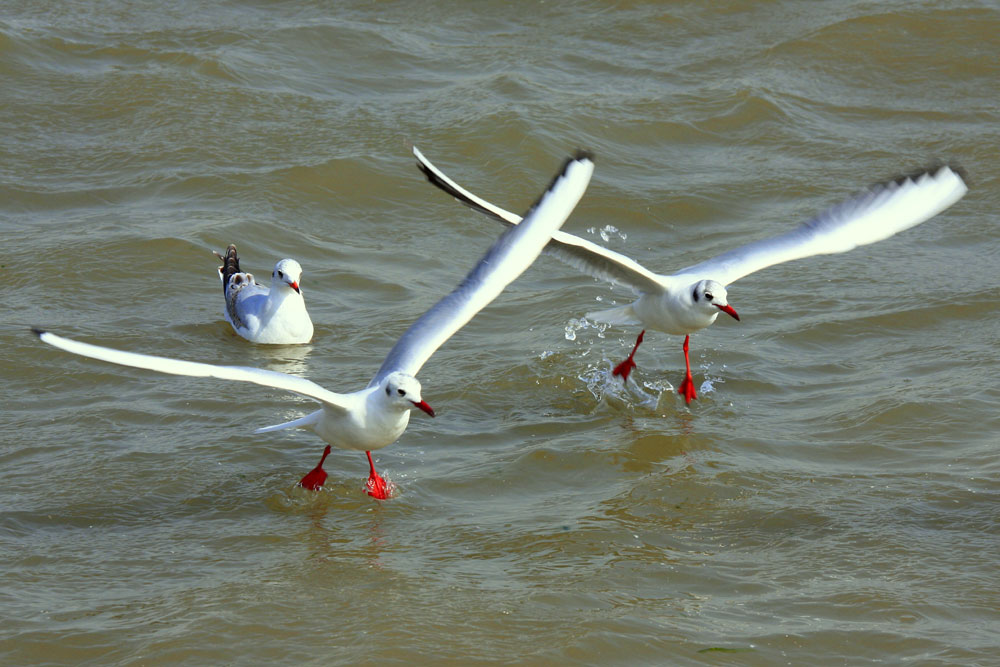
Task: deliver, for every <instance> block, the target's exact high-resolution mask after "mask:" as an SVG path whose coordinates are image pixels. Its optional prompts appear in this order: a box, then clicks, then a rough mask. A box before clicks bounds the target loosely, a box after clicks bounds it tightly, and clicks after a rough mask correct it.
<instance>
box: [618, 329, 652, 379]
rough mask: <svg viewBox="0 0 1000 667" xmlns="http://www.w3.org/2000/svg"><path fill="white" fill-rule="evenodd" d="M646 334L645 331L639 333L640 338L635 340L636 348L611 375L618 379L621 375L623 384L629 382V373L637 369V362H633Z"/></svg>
mask: <svg viewBox="0 0 1000 667" xmlns="http://www.w3.org/2000/svg"><path fill="white" fill-rule="evenodd" d="M645 333H646V330H645V329H643V330H642V331H640V332H639V337H638V338H636V339H635V346H634V347H633V348H632V351H631V352H630V353H629V355H628V357H626V358H625V361H623V362H621V363H620V364H618V365H617V366H615V369H614V370H613V371H611V374H612V375H614V376H616V377H617V376H619V375H621V376H622V382H628V376H629V373H631V372H632V369H633V368H635V361H633V359H634V358H635V351H636V350H638V349H639V344H640V343H642V337H643V335H644V334H645Z"/></svg>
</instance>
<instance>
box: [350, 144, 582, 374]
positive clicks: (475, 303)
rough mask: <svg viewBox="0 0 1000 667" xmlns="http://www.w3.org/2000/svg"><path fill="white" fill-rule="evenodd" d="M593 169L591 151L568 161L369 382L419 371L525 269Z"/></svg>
mask: <svg viewBox="0 0 1000 667" xmlns="http://www.w3.org/2000/svg"><path fill="white" fill-rule="evenodd" d="M593 171H594V163H593V161H592V160H591V158H590V156H589V155H588V154H586V153H579V154H578V155H577V156H576V157H575V158H572V159H570V160H567V161H566V163H565V164H564V165H563V168H562V170H561V171H560V172H559V173H558V174H557V175H556V177H555V179H554V180H553V181H552V184H551V185H550V186H549V188H548V190H546V191H545V192H544V193H543V194H542V196H541V197H540V198H539V199H538V201H537V202H536V203H535V205H534V206H533V207H532V208H531V210H530V211H529V212H528V214H527V216H526V217H525V222H524V224H521V225H515V226H513V227H511V228H510V229H508V230H507V231H506V232H504V233H503V234H502V235H501V236H500V238H499V239H497V240H496V241H495V242H494V243H493V245H492V246H491V247H490V249H489V250H487V251H486V254H485V255H484V256H483V258H482V259H480V260H479V262H478V263H477V264H476V266H475V267H474V268H473V269H472V271H471V272H469V274H468V275H467V276H466V277H465V280H463V281H462V283H461V284H460V285H459V286H458V287H456V288H455V289H454V291H452V292H451V294H449V295H447V296H446V297H444V298H443V299H441V300H440V301H438V302H437V303H436V304H434V306H433V307H432V308H431V309H430V310H428V311H427V312H426V313H424V314H423V315H422V316H421V317H420V318H419V319H418V320H417V321H416V322H414V323H413V324H412V325H411V326H410V328H409V329H407V330H406V333H404V334H403V336H402V337H401V338H400V339H399V341H397V342H396V344H395V345H394V346H393V348H392V349H391V350H390V351H389V354H388V356H386V358H385V361H384V362H383V363H382V367H381V368H379V370H378V373H376V374H375V377H374V378H373V379H372V381H371V383H370V384H369V386H372V385H374V384H378V383H379V382H381V381H382V379H383V378H384V377H385V376H386V375H388V374H389V373H392V372H394V371H402V372H404V373H407V374H409V375H416V374H417V371H419V370H420V368H421V367H422V366H423V365H424V363H425V362H426V361H427V359H429V358H430V356H431V355H432V354H434V352H435V350H437V349H438V348H439V347H441V345H442V344H444V342H445V341H446V340H448V339H449V338H451V336H452V335H453V334H454V333H455V332H456V331H458V330H459V329H460V328H462V327H463V326H464V325H465V323H466V322H468V321H469V320H471V319H472V318H473V316H475V314H476V313H478V312H479V311H480V310H482V309H483V308H485V307H486V306H487V304H489V303H490V302H491V301H493V299H495V298H496V297H497V296H498V295H499V294H500V292H502V291H503V289H504V288H505V287H506V286H507V285H509V284H510V283H511V282H512V281H513V280H514V279H515V278H517V277H518V276H520V275H521V274H522V273H524V271H525V269H527V268H528V267H529V266H531V264H532V262H534V261H535V258H536V257H538V255H539V254H540V253H541V252H542V248H544V247H545V244H546V243H548V242H549V239H551V238H552V233H553V232H554V231H556V230H557V229H559V227H560V226H561V225H562V224H563V223H564V222H565V221H566V218H568V217H569V214H570V213H571V212H572V211H573V208H574V207H576V204H577V202H579V201H580V197H582V196H583V193H584V191H585V190H586V189H587V184H588V183H590V176H591V174H592V173H593Z"/></svg>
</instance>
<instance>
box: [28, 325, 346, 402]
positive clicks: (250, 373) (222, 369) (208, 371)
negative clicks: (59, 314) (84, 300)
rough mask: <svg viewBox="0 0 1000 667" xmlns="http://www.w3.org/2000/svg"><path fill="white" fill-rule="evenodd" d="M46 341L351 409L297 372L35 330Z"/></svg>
mask: <svg viewBox="0 0 1000 667" xmlns="http://www.w3.org/2000/svg"><path fill="white" fill-rule="evenodd" d="M32 331H34V332H35V335H37V336H38V337H39V338H40V339H41V341H42V342H43V343H48V344H49V345H51V346H53V347H57V348H59V349H60V350H64V351H66V352H72V353H73V354H79V355H81V356H84V357H90V358H91V359H100V360H101V361H107V362H110V363H112V364H119V365H121V366H133V367H135V368H144V369H146V370H150V371H157V372H158V373H169V374H170V375H190V376H192V377H212V378H219V379H221V380H237V381H239V382H253V383H254V384H260V385H264V386H265V387H274V388H276V389H284V390H285V391H290V392H294V393H296V394H299V395H300V396H306V397H308V398H311V399H313V400H316V401H319V402H320V403H324V404H326V405H330V406H333V407H337V408H341V409H347V408H348V404H347V397H346V396H344V395H343V394H337V393H335V392H332V391H329V390H328V389H324V388H323V387H321V386H319V385H318V384H316V383H315V382H313V381H312V380H306V379H305V378H301V377H298V376H295V375H288V374H287V373H279V372H277V371H268V370H264V369H261V368H251V367H248V366H215V365H212V364H202V363H198V362H195V361H181V360H179V359H168V358H166V357H154V356H151V355H148V354H137V353H135V352H123V351H121V350H115V349H112V348H110V347H101V346H100V345H91V344H90V343H81V342H80V341H76V340H71V339H69V338H63V337H61V336H57V335H55V334H53V333H49V332H47V331H42V330H40V329H32Z"/></svg>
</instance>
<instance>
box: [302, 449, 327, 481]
mask: <svg viewBox="0 0 1000 667" xmlns="http://www.w3.org/2000/svg"><path fill="white" fill-rule="evenodd" d="M329 455H330V445H327V446H326V449H324V450H323V457H322V458H321V459H320V460H319V463H317V464H316V467H315V468H313V469H312V470H310V471H309V472H308V473H306V476H305V477H303V478H302V479H300V480H299V486H301V487H302V488H303V489H309V490H310V491H319V490H320V489H322V488H323V484H324V483H325V482H326V471H325V470H323V461H326V457H327V456H329Z"/></svg>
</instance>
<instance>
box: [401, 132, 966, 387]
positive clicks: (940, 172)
mask: <svg viewBox="0 0 1000 667" xmlns="http://www.w3.org/2000/svg"><path fill="white" fill-rule="evenodd" d="M413 154H414V155H415V156H416V158H417V166H418V167H419V168H420V170H421V171H422V172H423V173H424V175H425V176H427V180H428V181H430V182H431V183H432V184H433V185H435V186H437V187H438V188H440V189H441V190H444V191H445V192H447V193H448V194H450V195H451V196H453V197H455V199H457V200H458V201H460V202H462V203H463V204H465V205H466V206H469V207H470V208H472V209H474V210H476V211H479V212H481V213H485V214H486V215H488V216H490V217H491V218H494V219H496V220H499V221H501V222H504V223H506V224H508V225H517V224H518V223H519V222H520V221H521V218H520V217H519V216H517V215H515V214H513V213H511V212H509V211H505V210H504V209H502V208H500V207H498V206H495V205H493V204H491V203H489V202H487V201H486V200H484V199H481V198H480V197H477V196H476V195H474V194H472V193H470V192H468V191H467V190H465V189H464V188H462V187H461V186H459V185H458V184H457V183H455V182H454V181H452V180H451V179H450V178H448V177H447V176H445V175H444V173H443V172H442V171H441V170H440V169H438V168H437V167H435V166H434V165H433V164H431V162H430V161H429V160H428V159H427V158H426V157H424V156H423V154H422V153H421V152H420V151H419V150H418V149H417V148H416V147H414V148H413ZM967 191H968V187H967V186H966V184H965V181H964V180H963V179H962V174H961V170H959V169H957V168H954V167H950V166H940V167H936V168H933V169H927V170H923V171H920V172H917V173H915V174H912V175H908V176H901V177H899V178H896V179H894V180H891V181H888V182H885V183H880V184H878V185H874V186H872V187H870V188H869V189H868V190H867V191H865V192H862V193H861V194H858V195H856V196H854V197H851V198H849V199H847V200H845V201H843V202H841V203H839V204H836V205H834V206H831V207H830V208H828V209H826V210H825V211H823V212H821V213H820V214H819V215H817V216H815V217H813V218H812V219H810V220H807V221H806V222H804V223H802V224H801V225H799V226H798V227H796V228H795V229H793V230H791V231H789V232H786V233H784V234H781V235H779V236H775V237H773V238H769V239H763V240H760V241H755V242H753V243H748V244H746V245H744V246H740V247H739V248H736V249H735V250H730V251H728V252H725V253H722V254H721V255H718V256H716V257H713V258H712V259H709V260H707V261H705V262H701V263H700V264H695V265H694V266H689V267H688V268H686V269H682V270H681V271H678V272H677V273H675V274H673V275H662V274H658V273H655V272H653V271H650V270H649V269H647V268H645V267H644V266H642V265H641V264H639V263H638V262H636V261H635V260H633V259H631V258H629V257H626V256H625V255H622V254H620V253H617V252H614V251H613V250H608V249H607V248H604V247H601V246H599V245H597V244H596V243H592V242H590V241H588V240H586V239H582V238H580V237H578V236H573V235H572V234H569V233H567V232H563V231H557V232H555V233H554V234H553V235H552V241H550V242H549V244H548V246H547V247H546V249H545V250H546V252H548V253H550V254H552V255H555V256H556V257H558V258H559V259H561V260H563V261H564V262H566V263H567V264H570V265H571V266H574V267H576V268H577V269H580V270H582V271H583V272H585V273H588V274H590V275H591V276H594V277H595V278H600V279H602V280H607V281H609V282H612V283H616V284H619V285H623V286H625V287H630V288H632V289H633V290H634V291H635V292H636V293H637V294H638V295H639V298H638V299H637V300H636V301H635V302H633V303H630V304H628V305H624V306H619V307H616V308H609V309H608V310H602V311H598V312H593V313H587V317H588V318H590V319H593V320H597V321H600V322H607V323H608V324H634V325H641V326H642V327H643V329H642V331H640V332H639V336H638V337H637V338H636V341H635V345H634V346H633V348H632V351H631V353H630V354H629V355H628V357H627V358H626V359H625V360H624V361H622V362H621V363H620V364H618V365H617V366H615V368H614V370H613V371H612V373H613V375H615V376H621V377H622V378H623V380H624V381H626V382H627V381H628V376H629V373H631V372H632V370H633V369H634V368H635V359H634V358H635V352H636V350H637V349H638V348H639V345H640V344H641V343H642V339H643V336H644V334H645V333H646V329H655V330H657V331H663V332H665V333H669V334H674V335H683V336H684V345H683V350H684V365H685V367H686V370H687V373H686V375H685V377H684V380H683V381H682V382H681V384H680V387H679V388H678V390H677V393H679V394H680V395H681V396H683V397H684V399H685V401H687V402H688V403H690V402H691V401H692V400H693V399H695V398H697V393H696V392H695V389H694V380H693V379H692V377H691V361H690V358H689V356H688V348H689V343H690V338H691V334H692V333H694V332H696V331H700V330H701V329H704V328H705V327H707V326H709V325H710V324H712V323H713V322H715V318H716V317H718V316H719V313H726V314H727V315H729V316H731V317H732V318H733V319H736V320H739V319H740V317H739V315H738V314H737V313H736V310H735V309H734V308H733V307H732V306H731V305H729V300H728V298H729V295H728V293H727V292H726V287H727V286H729V285H730V284H732V283H733V282H735V281H737V280H739V279H740V278H742V277H744V276H746V275H749V274H751V273H754V272H755V271H760V270H761V269H763V268H766V267H768V266H772V265H774V264H780V263H782V262H789V261H791V260H793V259H801V258H804V257H811V256H813V255H822V254H832V253H840V252H847V251H848V250H852V249H854V248H856V247H858V246H862V245H867V244H869V243H875V242H876V241H881V240H883V239H887V238H889V237H890V236H892V235H893V234H896V233H897V232H901V231H903V230H904V229H909V228H910V227H913V226H914V225H918V224H920V223H921V222H924V221H925V220H928V219H930V218H932V217H934V216H935V215H937V214H938V213H940V212H942V211H944V210H945V209H946V208H948V207H949V206H951V205H952V204H954V203H955V202H957V201H958V200H959V199H961V198H962V196H963V195H965V193H966V192H967Z"/></svg>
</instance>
